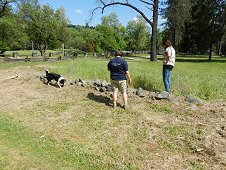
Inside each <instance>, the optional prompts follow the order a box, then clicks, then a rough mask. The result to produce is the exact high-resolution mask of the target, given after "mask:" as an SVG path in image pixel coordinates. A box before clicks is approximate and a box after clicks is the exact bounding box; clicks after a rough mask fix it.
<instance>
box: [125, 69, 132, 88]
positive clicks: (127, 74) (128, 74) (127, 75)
mask: <svg viewBox="0 0 226 170" xmlns="http://www.w3.org/2000/svg"><path fill="white" fill-rule="evenodd" d="M126 77H127V79H128V83H129V85H131V84H132V80H131V77H130V73H129V71H126Z"/></svg>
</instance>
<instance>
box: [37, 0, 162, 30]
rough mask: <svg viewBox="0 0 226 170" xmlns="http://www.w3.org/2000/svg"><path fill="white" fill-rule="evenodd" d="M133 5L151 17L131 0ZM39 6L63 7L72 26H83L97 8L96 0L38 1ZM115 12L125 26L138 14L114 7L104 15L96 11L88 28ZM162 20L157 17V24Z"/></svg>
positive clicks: (124, 8)
mask: <svg viewBox="0 0 226 170" xmlns="http://www.w3.org/2000/svg"><path fill="white" fill-rule="evenodd" d="M131 2H133V5H135V6H136V7H138V8H139V9H141V11H143V12H144V13H146V14H148V13H150V15H147V16H148V17H149V18H151V17H152V15H151V14H152V13H151V11H150V10H148V9H147V8H146V7H145V6H144V4H141V3H140V2H138V1H136V0H131ZM40 3H41V4H49V5H50V6H51V7H52V8H53V9H55V10H56V9H58V8H60V7H64V9H65V10H66V16H67V18H68V19H69V21H70V22H71V24H73V25H85V24H86V23H87V22H88V21H89V20H90V17H91V14H92V10H93V9H95V8H96V7H98V0H40ZM112 12H115V13H116V15H117V16H118V19H119V22H120V23H121V24H122V25H123V26H126V25H127V23H128V22H129V21H133V20H135V19H136V17H137V16H138V13H137V12H136V11H134V10H133V9H131V8H129V7H126V6H120V5H115V6H111V7H108V8H106V9H105V11H104V13H103V14H102V13H101V10H96V12H95V14H94V17H93V19H92V21H91V22H90V23H89V26H96V25H98V24H100V23H101V18H102V17H103V16H106V15H109V14H110V13H112ZM162 22H163V21H162V19H161V18H160V17H159V24H160V23H162Z"/></svg>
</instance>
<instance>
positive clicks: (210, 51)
mask: <svg viewBox="0 0 226 170" xmlns="http://www.w3.org/2000/svg"><path fill="white" fill-rule="evenodd" d="M212 51H213V45H212V43H211V45H210V49H209V61H211V60H212Z"/></svg>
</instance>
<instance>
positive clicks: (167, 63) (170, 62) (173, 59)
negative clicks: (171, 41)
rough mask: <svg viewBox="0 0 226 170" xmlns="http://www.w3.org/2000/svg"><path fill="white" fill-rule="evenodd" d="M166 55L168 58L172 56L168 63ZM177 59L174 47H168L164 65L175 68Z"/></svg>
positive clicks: (164, 53) (164, 56)
mask: <svg viewBox="0 0 226 170" xmlns="http://www.w3.org/2000/svg"><path fill="white" fill-rule="evenodd" d="M166 53H168V56H170V57H169V61H167V57H166ZM175 59H176V51H175V49H174V48H173V47H172V46H170V47H167V48H166V49H165V51H164V52H163V65H171V66H174V65H175Z"/></svg>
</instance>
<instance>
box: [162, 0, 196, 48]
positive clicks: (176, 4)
mask: <svg viewBox="0 0 226 170" xmlns="http://www.w3.org/2000/svg"><path fill="white" fill-rule="evenodd" d="M165 5H166V8H163V9H162V16H163V18H165V19H166V20H167V21H166V23H165V25H166V30H165V31H164V32H165V35H164V39H170V40H172V43H173V45H174V47H175V48H176V49H178V48H179V47H180V43H181V41H182V40H183V35H184V32H185V26H186V25H185V24H186V23H187V22H188V21H190V19H191V6H192V2H191V0H168V1H166V2H165ZM178 50H179V49H178Z"/></svg>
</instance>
